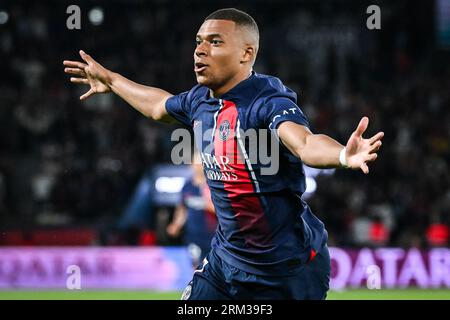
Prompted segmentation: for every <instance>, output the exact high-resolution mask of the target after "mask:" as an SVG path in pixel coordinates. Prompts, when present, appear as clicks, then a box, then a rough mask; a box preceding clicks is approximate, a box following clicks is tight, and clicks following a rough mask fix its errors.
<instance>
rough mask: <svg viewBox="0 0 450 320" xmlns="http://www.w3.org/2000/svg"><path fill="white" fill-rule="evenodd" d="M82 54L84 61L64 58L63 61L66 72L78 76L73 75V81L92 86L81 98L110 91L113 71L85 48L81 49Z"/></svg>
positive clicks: (71, 79)
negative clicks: (85, 50) (86, 51)
mask: <svg viewBox="0 0 450 320" xmlns="http://www.w3.org/2000/svg"><path fill="white" fill-rule="evenodd" d="M80 56H81V59H83V61H84V62H79V61H70V60H64V62H63V64H64V65H65V66H66V68H65V69H64V72H65V73H67V74H71V75H76V76H78V77H71V78H70V81H71V82H73V83H79V84H87V85H89V86H90V89H89V91H88V92H86V93H85V94H83V95H82V96H81V97H80V100H84V99H87V98H89V97H90V96H92V95H94V94H96V93H105V92H110V91H111V87H110V85H109V84H110V83H111V72H110V71H109V70H107V69H106V68H104V67H103V66H102V65H101V64H99V63H98V62H97V61H95V60H94V59H92V57H91V56H90V55H88V54H86V53H85V52H84V51H83V50H80Z"/></svg>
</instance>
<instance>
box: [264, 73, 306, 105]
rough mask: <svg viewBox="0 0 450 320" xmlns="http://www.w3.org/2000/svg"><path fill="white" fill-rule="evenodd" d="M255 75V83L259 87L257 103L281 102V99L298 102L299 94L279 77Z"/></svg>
mask: <svg viewBox="0 0 450 320" xmlns="http://www.w3.org/2000/svg"><path fill="white" fill-rule="evenodd" d="M255 76H256V79H255V80H256V81H255V84H256V86H257V88H258V95H257V96H256V99H255V102H256V104H257V105H266V104H270V103H271V104H273V103H279V102H280V101H285V102H288V101H290V102H291V103H293V104H296V103H297V94H296V93H295V92H294V91H293V90H291V89H290V88H289V87H287V86H285V85H284V84H283V82H282V81H281V80H280V79H279V78H277V77H274V76H270V75H265V74H255Z"/></svg>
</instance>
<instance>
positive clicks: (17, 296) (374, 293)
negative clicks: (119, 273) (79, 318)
mask: <svg viewBox="0 0 450 320" xmlns="http://www.w3.org/2000/svg"><path fill="white" fill-rule="evenodd" d="M180 296H181V292H155V291H83V290H80V291H36V292H31V291H19V290H17V291H0V300H179V299H180ZM328 300H450V289H447V290H446V289H436V290H420V289H407V290H383V289H381V290H365V289H358V290H348V291H342V292H336V291H330V292H329V294H328Z"/></svg>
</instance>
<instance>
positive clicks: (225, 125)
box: [219, 120, 230, 141]
mask: <svg viewBox="0 0 450 320" xmlns="http://www.w3.org/2000/svg"><path fill="white" fill-rule="evenodd" d="M229 135H230V122H228V120H225V121H223V122H222V123H221V124H220V126H219V138H220V140H223V141H225V140H227V139H228V136H229Z"/></svg>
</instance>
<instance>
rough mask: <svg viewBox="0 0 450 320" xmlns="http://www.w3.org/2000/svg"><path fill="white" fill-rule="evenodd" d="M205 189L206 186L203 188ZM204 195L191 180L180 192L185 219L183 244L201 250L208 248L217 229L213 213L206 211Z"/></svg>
mask: <svg viewBox="0 0 450 320" xmlns="http://www.w3.org/2000/svg"><path fill="white" fill-rule="evenodd" d="M205 187H206V186H205ZM205 196H206V195H205V194H203V193H202V190H200V187H199V186H197V185H195V184H194V183H193V181H192V180H188V181H187V182H186V183H185V185H184V187H183V189H182V190H181V203H182V204H183V205H184V206H185V207H186V210H187V219H186V224H185V228H184V242H185V243H186V244H190V243H194V244H196V245H198V246H200V247H201V248H209V247H210V245H211V239H212V238H213V236H214V233H215V231H216V227H217V219H216V216H215V214H214V212H209V211H207V210H206V202H207V199H205Z"/></svg>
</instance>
